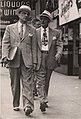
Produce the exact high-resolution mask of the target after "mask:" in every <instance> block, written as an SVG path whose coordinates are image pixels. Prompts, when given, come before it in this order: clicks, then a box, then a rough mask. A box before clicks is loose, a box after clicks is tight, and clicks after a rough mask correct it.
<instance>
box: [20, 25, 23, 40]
mask: <svg viewBox="0 0 81 119" xmlns="http://www.w3.org/2000/svg"><path fill="white" fill-rule="evenodd" d="M19 36H20V40H22V38H23V24H22V25H21V30H20V33H19Z"/></svg>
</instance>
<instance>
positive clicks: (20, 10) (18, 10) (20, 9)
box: [16, 8, 32, 15]
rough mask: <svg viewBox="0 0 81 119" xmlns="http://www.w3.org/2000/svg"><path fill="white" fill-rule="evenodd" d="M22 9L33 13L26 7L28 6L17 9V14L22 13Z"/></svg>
mask: <svg viewBox="0 0 81 119" xmlns="http://www.w3.org/2000/svg"><path fill="white" fill-rule="evenodd" d="M22 11H27V12H29V13H30V15H31V13H32V12H31V11H30V10H29V9H26V8H19V9H17V10H16V14H17V15H18V14H20V12H22Z"/></svg>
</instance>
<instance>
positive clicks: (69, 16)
mask: <svg viewBox="0 0 81 119" xmlns="http://www.w3.org/2000/svg"><path fill="white" fill-rule="evenodd" d="M79 3H80V2H79ZM79 17H80V13H79V8H78V5H77V0H59V25H63V24H65V23H68V22H70V21H73V20H75V19H77V18H79Z"/></svg>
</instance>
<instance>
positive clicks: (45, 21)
mask: <svg viewBox="0 0 81 119" xmlns="http://www.w3.org/2000/svg"><path fill="white" fill-rule="evenodd" d="M49 22H50V20H49V18H47V17H44V16H42V17H41V26H42V27H43V28H47V27H48V24H49Z"/></svg>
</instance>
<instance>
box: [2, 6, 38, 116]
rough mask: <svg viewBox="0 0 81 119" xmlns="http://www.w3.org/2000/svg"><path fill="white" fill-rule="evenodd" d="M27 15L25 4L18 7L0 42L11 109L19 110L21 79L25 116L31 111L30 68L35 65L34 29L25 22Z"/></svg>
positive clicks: (32, 104)
mask: <svg viewBox="0 0 81 119" xmlns="http://www.w3.org/2000/svg"><path fill="white" fill-rule="evenodd" d="M31 12H32V11H31V8H30V7H29V6H27V5H22V6H21V7H20V8H18V9H17V10H16V14H17V15H18V17H19V21H18V22H17V23H14V24H11V25H8V26H7V27H6V30H5V33H4V37H3V40H2V63H4V64H7V67H9V73H10V79H11V90H12V94H13V110H15V111H19V106H20V78H21V79H22V95H23V108H24V112H25V114H26V115H29V114H31V113H32V112H33V110H34V100H33V69H35V67H36V64H37V57H36V54H37V53H36V51H37V49H36V48H37V47H36V44H37V43H36V30H35V28H34V27H32V26H31V25H28V23H27V22H28V21H29V17H30V15H31Z"/></svg>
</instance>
